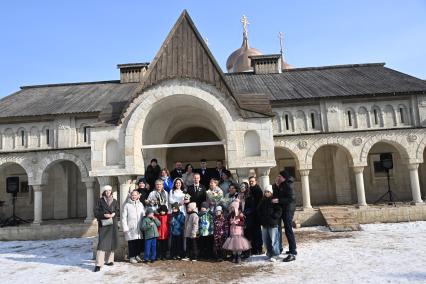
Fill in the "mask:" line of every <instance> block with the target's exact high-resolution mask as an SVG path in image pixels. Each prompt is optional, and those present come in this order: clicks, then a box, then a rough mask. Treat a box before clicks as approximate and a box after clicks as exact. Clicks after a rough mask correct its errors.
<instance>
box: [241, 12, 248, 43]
mask: <svg viewBox="0 0 426 284" xmlns="http://www.w3.org/2000/svg"><path fill="white" fill-rule="evenodd" d="M241 23H242V24H243V36H244V38H248V32H247V25H249V24H250V23H249V22H248V19H247V17H246V15H243V17H242V18H241Z"/></svg>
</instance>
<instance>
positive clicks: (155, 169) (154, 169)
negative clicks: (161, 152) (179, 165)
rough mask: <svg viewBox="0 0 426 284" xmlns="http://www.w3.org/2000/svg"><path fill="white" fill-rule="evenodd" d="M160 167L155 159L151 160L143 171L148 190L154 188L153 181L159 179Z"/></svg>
mask: <svg viewBox="0 0 426 284" xmlns="http://www.w3.org/2000/svg"><path fill="white" fill-rule="evenodd" d="M160 172H161V167H160V166H159V165H158V161H157V159H152V160H151V163H150V164H149V165H148V167H147V168H146V171H145V179H146V182H147V183H148V184H149V188H150V189H151V190H153V189H154V188H155V181H156V180H157V179H158V178H159V177H160Z"/></svg>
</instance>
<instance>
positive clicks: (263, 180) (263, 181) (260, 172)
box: [256, 168, 271, 190]
mask: <svg viewBox="0 0 426 284" xmlns="http://www.w3.org/2000/svg"><path fill="white" fill-rule="evenodd" d="M270 170H271V169H270V168H257V171H256V173H257V176H258V177H259V186H260V188H261V189H262V190H264V189H265V188H266V186H268V185H269V184H270V183H269V172H270Z"/></svg>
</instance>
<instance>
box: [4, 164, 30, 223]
mask: <svg viewBox="0 0 426 284" xmlns="http://www.w3.org/2000/svg"><path fill="white" fill-rule="evenodd" d="M8 177H17V178H19V192H18V194H17V197H16V201H15V208H16V212H15V213H16V215H17V216H19V217H21V218H22V219H33V216H34V210H33V207H32V202H33V194H32V191H31V188H30V186H29V185H28V175H27V172H26V171H25V169H24V168H23V167H22V166H20V165H19V164H17V163H13V162H10V163H5V164H2V165H0V181H1V183H0V201H4V204H3V206H2V207H0V219H1V220H3V219H6V218H8V217H10V216H12V210H13V208H12V198H13V197H12V194H10V193H7V191H6V179H7V178H8Z"/></svg>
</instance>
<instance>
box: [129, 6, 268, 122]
mask: <svg viewBox="0 0 426 284" xmlns="http://www.w3.org/2000/svg"><path fill="white" fill-rule="evenodd" d="M170 79H195V80H199V81H202V82H205V83H208V84H210V85H213V86H215V87H216V88H217V89H218V90H220V91H221V92H223V93H224V94H226V95H228V96H231V97H232V98H233V99H234V100H235V101H236V103H237V105H238V106H239V107H240V109H241V110H242V111H241V114H242V115H243V116H244V117H253V116H258V117H259V116H262V117H264V116H269V115H271V106H270V104H269V99H268V97H267V96H266V95H264V100H259V98H254V99H255V100H256V101H257V102H259V101H261V102H262V104H261V105H259V104H256V107H254V105H255V104H254V102H251V101H250V99H249V97H248V96H243V97H241V98H240V96H239V95H235V94H234V93H233V92H232V89H231V88H230V87H229V86H228V82H227V80H226V79H225V76H224V74H223V72H222V70H221V69H220V67H219V65H218V64H217V62H216V60H215V59H214V57H213V55H212V53H211V52H210V50H209V48H208V47H207V45H206V43H205V42H204V39H203V38H202V37H201V35H200V33H199V32H198V30H197V28H196V27H195V25H194V23H193V21H192V20H191V18H190V16H189V15H188V12H187V11H186V10H184V11H183V12H182V14H181V15H180V17H179V19H178V20H177V22H176V23H175V25H174V26H173V28H172V30H171V31H170V33H169V35H168V36H167V38H166V40H165V41H164V43H163V45H162V46H161V48H160V50H159V51H158V53H157V55H156V56H155V58H154V60H153V61H152V63H151V64H150V65H149V67H148V71H147V73H146V74H145V76H144V79H143V81H142V86H141V90H140V91H139V92H138V93H137V94H136V96H135V97H134V98H133V99H132V100H131V101H129V103H128V105H127V107H128V106H129V105H130V104H131V103H132V101H133V100H134V99H135V98H136V97H138V96H139V95H140V93H142V92H143V91H144V90H146V89H147V88H149V87H151V86H153V85H156V84H158V83H160V82H162V81H164V80H170ZM260 96H263V95H262V94H260ZM257 97H259V94H257ZM265 102H266V103H265ZM127 107H126V108H124V109H123V112H122V119H123V118H124V115H125V112H126V110H127ZM250 112H254V113H250Z"/></svg>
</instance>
